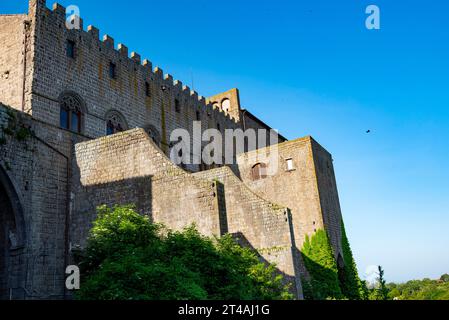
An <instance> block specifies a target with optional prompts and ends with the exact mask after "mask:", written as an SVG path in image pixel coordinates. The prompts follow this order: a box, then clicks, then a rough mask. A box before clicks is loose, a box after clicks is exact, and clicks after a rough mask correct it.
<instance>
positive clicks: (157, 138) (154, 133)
mask: <svg viewBox="0 0 449 320" xmlns="http://www.w3.org/2000/svg"><path fill="white" fill-rule="evenodd" d="M145 131H146V132H147V133H148V135H149V136H150V138H151V140H153V142H154V143H155V144H156V145H157V146H158V147H159V148H160V147H161V135H160V134H159V131H158V130H157V129H156V128H155V127H154V126H152V125H148V126H146V127H145Z"/></svg>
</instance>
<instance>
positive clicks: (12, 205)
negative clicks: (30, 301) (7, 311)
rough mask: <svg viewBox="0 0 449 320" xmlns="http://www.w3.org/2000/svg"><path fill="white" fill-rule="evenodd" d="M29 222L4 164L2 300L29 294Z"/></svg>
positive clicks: (0, 178) (0, 193)
mask: <svg viewBox="0 0 449 320" xmlns="http://www.w3.org/2000/svg"><path fill="white" fill-rule="evenodd" d="M24 253H25V224H24V219H23V210H22V206H21V203H20V200H19V197H18V195H17V193H16V191H15V188H14V186H13V184H12V182H11V180H10V179H9V177H8V176H7V174H6V172H5V171H4V169H3V168H2V167H1V166H0V300H9V299H24V298H25V289H24V287H25V257H24Z"/></svg>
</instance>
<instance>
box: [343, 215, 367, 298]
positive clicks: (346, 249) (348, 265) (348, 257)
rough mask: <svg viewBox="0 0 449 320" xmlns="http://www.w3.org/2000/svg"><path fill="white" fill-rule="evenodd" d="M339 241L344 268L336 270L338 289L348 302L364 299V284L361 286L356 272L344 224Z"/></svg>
mask: <svg viewBox="0 0 449 320" xmlns="http://www.w3.org/2000/svg"><path fill="white" fill-rule="evenodd" d="M341 235H342V236H341V238H342V239H341V241H342V251H343V260H344V264H345V266H344V268H340V269H339V270H338V273H339V280H340V288H341V291H342V293H343V295H344V296H345V297H347V298H348V299H350V300H360V299H363V297H364V296H365V297H366V284H362V283H361V281H360V278H359V275H358V272H357V266H356V263H355V260H354V257H353V255H352V250H351V247H350V245H349V241H348V237H347V236H346V230H345V226H344V223H343V222H342V224H341Z"/></svg>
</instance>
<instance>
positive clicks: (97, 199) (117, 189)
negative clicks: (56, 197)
mask: <svg viewBox="0 0 449 320" xmlns="http://www.w3.org/2000/svg"><path fill="white" fill-rule="evenodd" d="M78 181H79V180H78ZM75 188H76V189H75V190H74V191H75V194H76V197H75V198H72V208H73V212H72V221H71V236H70V238H71V242H72V244H73V245H74V246H75V247H84V245H85V242H86V240H87V237H88V235H89V232H90V229H91V228H92V223H93V221H94V220H95V219H96V217H97V212H96V209H97V207H99V206H101V205H107V206H109V207H113V206H115V205H133V206H135V208H136V210H137V212H139V213H140V214H142V215H146V216H148V217H150V219H151V221H153V215H152V200H153V199H152V176H144V177H138V178H131V179H125V180H120V181H115V182H113V183H104V184H97V185H90V186H87V187H86V186H82V185H81V183H78V184H77V186H76V187H75Z"/></svg>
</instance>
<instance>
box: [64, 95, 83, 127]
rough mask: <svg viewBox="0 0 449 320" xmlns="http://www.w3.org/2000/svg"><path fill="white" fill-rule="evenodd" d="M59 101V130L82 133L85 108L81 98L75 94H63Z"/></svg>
mask: <svg viewBox="0 0 449 320" xmlns="http://www.w3.org/2000/svg"><path fill="white" fill-rule="evenodd" d="M59 100H60V115H59V125H60V126H61V128H64V129H67V130H70V131H73V132H76V133H82V131H83V126H84V114H85V108H84V104H83V102H82V100H81V98H80V97H79V96H78V95H77V94H75V93H64V94H63V95H62V96H61V98H60V99H59Z"/></svg>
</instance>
